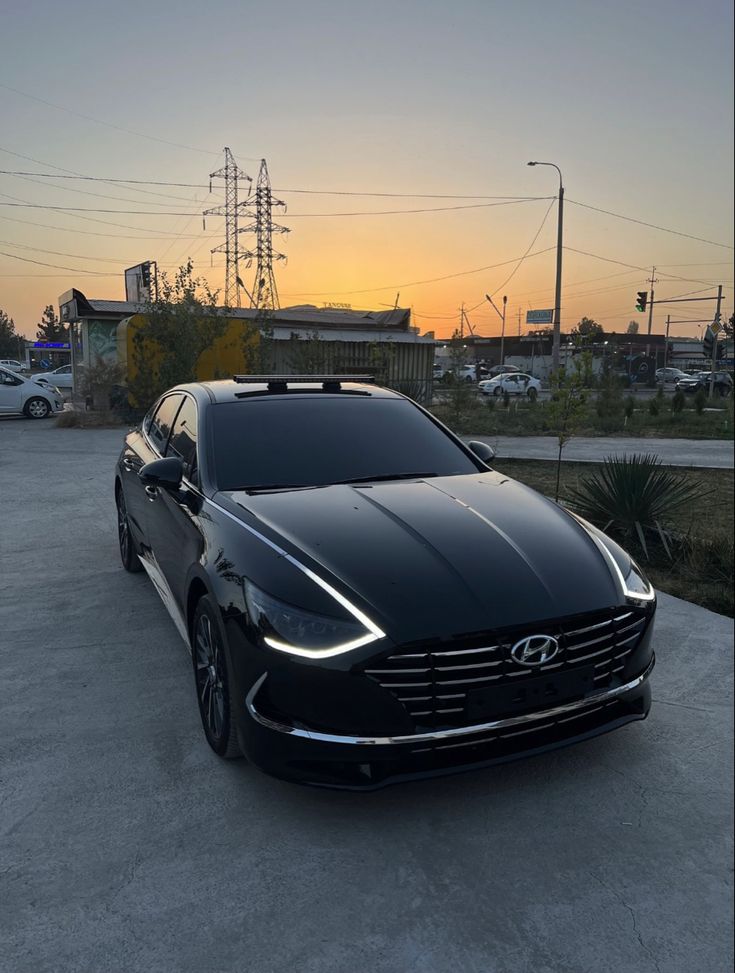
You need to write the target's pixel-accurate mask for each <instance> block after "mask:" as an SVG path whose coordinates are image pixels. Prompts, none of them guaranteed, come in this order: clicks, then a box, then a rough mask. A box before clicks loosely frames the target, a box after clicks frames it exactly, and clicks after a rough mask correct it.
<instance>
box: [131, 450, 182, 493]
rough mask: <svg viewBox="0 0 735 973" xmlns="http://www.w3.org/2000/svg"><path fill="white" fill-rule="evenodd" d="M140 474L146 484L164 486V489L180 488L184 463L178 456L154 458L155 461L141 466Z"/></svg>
mask: <svg viewBox="0 0 735 973" xmlns="http://www.w3.org/2000/svg"><path fill="white" fill-rule="evenodd" d="M138 476H139V477H140V479H141V481H142V482H143V483H144V484H145V485H146V486H157V487H162V488H163V489H164V490H178V489H179V487H180V486H181V480H182V477H183V476H184V464H183V463H182V462H181V460H180V459H179V458H178V456H167V457H166V459H154V460H153V462H151V463H146V464H145V466H141V468H140V472H139V473H138Z"/></svg>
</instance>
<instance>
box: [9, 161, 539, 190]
mask: <svg viewBox="0 0 735 973" xmlns="http://www.w3.org/2000/svg"><path fill="white" fill-rule="evenodd" d="M3 151H7V150H3ZM10 154H11V155H19V154H18V153H10ZM19 158H23V159H28V158H30V157H29V156H20V155H19ZM30 161H36V160H33V159H31V160H30ZM249 161H252V160H249ZM257 161H260V160H257ZM38 164H39V165H44V164H46V165H48V164H49V163H40V162H39V163H38ZM0 175H6V176H36V177H38V178H44V179H79V180H84V181H87V182H107V183H123V184H125V185H143V186H173V187H177V188H180V189H181V188H183V189H206V188H207V187H206V185H205V184H204V183H198V182H169V181H168V180H162V179H127V178H121V177H117V176H83V175H71V174H64V175H57V174H56V173H55V172H28V171H26V170H24V169H0ZM273 192H278V193H298V194H303V195H308V196H361V197H374V198H384V199H507V200H533V199H549V197H548V196H493V195H488V194H487V193H381V192H367V191H358V190H351V189H280V188H279V189H274V190H273ZM170 198H172V199H178V198H180V197H170Z"/></svg>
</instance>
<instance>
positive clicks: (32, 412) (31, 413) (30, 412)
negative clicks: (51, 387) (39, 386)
mask: <svg viewBox="0 0 735 973" xmlns="http://www.w3.org/2000/svg"><path fill="white" fill-rule="evenodd" d="M23 411H24V412H25V414H26V415H27V416H28V418H29V419H45V418H46V416H47V415H48V414H49V412H51V406H50V405H49V404H48V401H47V400H46V399H42V398H40V397H34V398H32V399H29V400H28V401H27V402H26V404H25V406H24V408H23Z"/></svg>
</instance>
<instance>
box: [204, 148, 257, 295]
mask: <svg viewBox="0 0 735 973" xmlns="http://www.w3.org/2000/svg"><path fill="white" fill-rule="evenodd" d="M213 179H224V181H225V201H224V205H222V206H214V207H213V208H212V209H206V210H204V213H203V215H204V216H224V218H225V242H224V243H220V244H219V246H217V247H213V248H212V250H211V253H224V255H225V307H240V288H241V287H242V286H243V284H242V280H241V279H240V271H239V269H238V264H239V261H240V256H241V254H240V251H239V246H240V244H239V239H238V232H239V230H238V225H237V222H238V215H239V212H240V210H241V209H242V207H243V206H245V203H244V202H243V203H241V202H239V201H238V182H239V180H241V179H245V180H247V182H248V195H250V190H251V188H252V182H253V180H252V179H251V178H250V176H249V175H248V174H247V173H245V172H243V170H242V169H241V168H240V167H239V166H238V164H237V163H236V162H235V158H234V156H233V154H232V152H230V150H229V149H228V148H227V147H225V164H224V165H223V166H222V168H221V169H218V170H217V171H216V172H210V174H209V191H210V192H211V191H212V180H213Z"/></svg>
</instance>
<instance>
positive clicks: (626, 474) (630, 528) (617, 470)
mask: <svg viewBox="0 0 735 973" xmlns="http://www.w3.org/2000/svg"><path fill="white" fill-rule="evenodd" d="M701 498H702V495H701V493H700V492H699V490H698V488H697V487H695V486H693V485H691V484H690V483H688V482H687V481H686V480H685V479H684V478H683V477H682V475H681V474H680V473H678V472H676V471H674V470H672V469H667V468H666V467H663V466H662V465H661V461H660V459H659V458H658V457H657V456H654V455H652V454H646V455H643V456H639V455H632V456H608V457H607V458H606V459H605V461H604V462H603V464H602V468H601V469H600V470H598V471H596V472H595V473H593V474H591V475H590V476H587V477H584V478H583V479H582V480H581V481H580V484H579V487H578V488H577V489H576V490H573V491H572V492H571V497H570V499H571V504H572V506H573V507H574V508H575V509H576V510H578V511H579V513H580V514H582V516H583V517H586V518H587V520H590V521H592V523H593V524H597V525H598V526H599V527H601V528H602V530H604V531H610V532H611V533H615V534H619V535H621V536H622V538H623V539H624V541H627V542H628V543H630V542H631V541H633V542H636V541H637V542H639V543H640V546H641V548H642V550H643V553H644V554H645V556H646V558H648V556H649V554H648V545H647V543H646V534H647V533H651V532H653V533H654V534H655V535H656V536H657V537H658V538H659V539H660V541H661V543H662V544H663V546H664V548H665V549H666V552H667V554H669V555H670V547H669V535H668V534H667V532H666V530H665V526H666V522H667V520H668V518H670V516H671V515H672V514H673V513H674V511H676V510H678V509H679V508H680V507H683V506H685V505H686V504H689V503H693V502H694V501H695V500H701Z"/></svg>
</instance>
